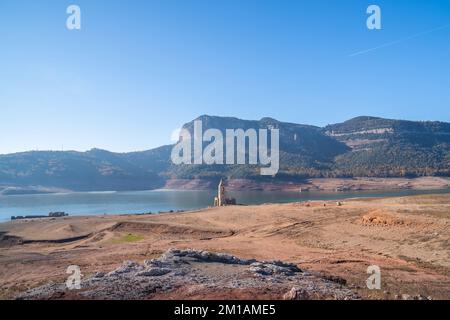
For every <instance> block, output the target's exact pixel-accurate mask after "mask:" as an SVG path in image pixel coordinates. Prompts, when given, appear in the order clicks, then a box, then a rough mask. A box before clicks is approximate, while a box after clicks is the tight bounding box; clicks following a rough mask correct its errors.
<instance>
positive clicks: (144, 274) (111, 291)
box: [17, 249, 358, 300]
mask: <svg viewBox="0 0 450 320" xmlns="http://www.w3.org/2000/svg"><path fill="white" fill-rule="evenodd" d="M218 289H221V290H224V291H226V290H229V291H230V292H239V291H244V290H249V289H250V290H254V291H255V296H254V297H253V298H255V299H258V298H259V297H258V295H257V293H256V292H258V291H264V290H272V291H273V292H277V293H279V294H278V299H294V300H297V299H357V298H358V296H357V295H356V294H355V293H354V292H353V291H352V290H350V289H348V288H346V287H345V286H344V285H342V284H338V283H336V282H334V281H330V280H328V279H326V278H324V277H321V276H319V275H313V274H311V273H309V272H305V271H303V270H301V269H300V268H298V267H297V266H296V265H295V264H291V263H286V262H282V261H256V260H254V259H240V258H238V257H235V256H233V255H229V254H224V253H213V252H207V251H197V250H177V249H171V250H168V251H167V252H165V253H164V254H163V255H162V256H161V257H160V258H158V259H152V260H146V261H144V263H143V264H139V263H137V262H134V261H125V262H124V263H123V264H122V265H121V266H120V267H119V268H117V269H115V270H113V271H111V272H109V273H96V274H94V275H92V276H90V277H88V278H86V279H82V281H81V289H80V290H72V291H70V290H68V289H67V288H66V286H65V284H48V285H45V286H42V287H38V288H35V289H32V290H30V291H28V292H26V293H24V294H22V295H21V296H19V297H17V298H18V299H68V298H70V299H72V298H77V299H154V298H161V297H163V298H164V297H167V296H169V295H171V294H172V297H176V298H179V299H186V298H190V295H191V296H192V295H196V294H197V295H196V296H199V295H200V296H201V297H202V298H205V299H207V298H208V297H209V294H213V293H215V292H217V290H218ZM200 293H201V294H200ZM230 298H232V297H230Z"/></svg>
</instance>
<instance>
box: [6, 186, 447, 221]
mask: <svg viewBox="0 0 450 320" xmlns="http://www.w3.org/2000/svg"><path fill="white" fill-rule="evenodd" d="M446 192H450V190H426V191H422V190H395V191H386V190H385V191H351V192H332V193H327V192H303V193H300V192H286V191H239V192H231V191H230V192H228V195H229V196H231V197H235V198H236V199H237V201H238V203H240V204H262V203H268V202H273V203H287V202H299V201H308V200H339V199H345V198H363V197H397V196H407V195H417V194H431V193H446ZM214 196H215V192H214V191H213V190H211V191H132V192H77V193H65V194H39V195H9V196H0V221H2V222H4V221H8V220H10V219H11V216H17V215H47V214H48V213H49V212H53V211H64V212H66V213H68V214H69V215H71V216H76V215H98V214H124V213H125V214H131V213H147V212H152V213H158V212H160V211H170V210H174V211H177V210H192V209H200V208H205V207H207V206H210V205H212V203H213V198H214Z"/></svg>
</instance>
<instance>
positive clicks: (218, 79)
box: [0, 0, 450, 154]
mask: <svg viewBox="0 0 450 320" xmlns="http://www.w3.org/2000/svg"><path fill="white" fill-rule="evenodd" d="M71 4H76V5H78V6H79V7H80V8H81V30H68V29H67V27H66V20H67V18H68V16H69V15H68V14H67V13H66V9H67V7H68V6H69V5H71ZM371 4H376V5H378V6H379V7H380V8H381V23H382V29H381V30H369V29H368V28H367V26H366V20H367V18H368V14H367V13H366V10H367V7H368V6H369V5H371ZM449 40H450V1H448V0H387V1H384V0H371V1H365V0H346V1H339V2H338V1H335V0H328V1H326V0H314V1H312V0H310V1H302V0H293V1H289V0H283V1H279V0H239V1H238V0H158V1H157V0H146V1H144V0H142V1H140V0H129V1H119V0H115V1H111V0H109V1H106V0H72V1H65V0H57V1H55V0H28V1H25V0H2V1H0V116H1V117H0V154H5V153H13V152H20V151H27V150H78V151H85V150H89V149H91V148H94V147H95V148H101V149H107V150H110V151H115V152H128V151H137V150H146V149H150V148H153V147H157V146H160V145H164V144H169V143H171V133H172V132H173V131H174V130H175V129H177V128H179V127H181V126H182V125H183V123H185V122H188V121H190V120H192V119H194V118H196V117H198V116H200V115H203V114H209V115H219V116H233V117H238V118H243V119H260V118H263V117H273V118H275V119H278V120H280V121H288V122H295V123H305V124H312V125H318V126H323V125H326V124H330V123H337V122H341V121H345V120H348V119H350V118H352V117H356V116H360V115H371V116H379V117H386V118H395V119H408V120H439V121H447V122H450V97H449V94H450V90H449V88H450V41H449Z"/></svg>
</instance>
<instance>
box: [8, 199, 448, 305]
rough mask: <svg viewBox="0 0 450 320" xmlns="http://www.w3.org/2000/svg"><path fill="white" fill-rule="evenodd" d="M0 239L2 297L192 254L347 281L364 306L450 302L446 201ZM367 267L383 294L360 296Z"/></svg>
mask: <svg viewBox="0 0 450 320" xmlns="http://www.w3.org/2000/svg"><path fill="white" fill-rule="evenodd" d="M0 239H1V241H0V297H1V298H13V297H15V296H16V295H17V294H18V293H21V292H24V291H25V290H27V289H30V288H34V287H36V286H39V285H42V284H46V283H48V282H50V281H55V282H62V281H65V279H66V278H67V276H68V275H67V274H66V269H67V267H68V266H69V265H78V266H80V267H81V270H82V273H83V274H84V275H90V274H93V273H95V272H102V271H103V272H108V271H111V270H113V269H115V268H117V267H119V266H120V265H121V264H122V262H123V261H124V260H134V261H138V262H141V263H142V262H143V261H144V260H146V259H151V258H156V257H158V256H159V255H160V254H161V253H163V252H164V251H166V250H167V249H169V248H178V249H186V248H194V249H198V250H208V251H211V252H223V253H230V254H233V255H236V256H237V257H240V258H244V259H250V258H254V259H258V260H274V259H279V260H283V261H288V262H292V263H295V264H297V265H298V266H299V267H300V268H302V269H305V270H310V271H312V272H317V273H321V274H324V275H330V276H338V277H341V278H344V279H345V280H347V285H348V286H349V287H351V288H352V289H354V290H355V291H356V292H357V293H358V294H359V295H361V296H362V297H363V298H365V299H395V298H397V296H398V297H401V295H403V294H408V295H411V296H414V295H419V294H420V295H422V296H425V297H428V296H431V297H433V299H450V249H449V248H450V246H449V245H450V243H449V241H450V194H444V195H426V196H414V197H402V198H386V199H359V200H347V201H343V202H342V203H341V205H338V203H336V202H324V201H321V202H308V203H291V204H267V205H261V206H232V207H222V208H209V209H205V210H201V211H196V212H186V213H175V214H163V215H141V216H137V215H133V216H131V215H128V216H125V215H123V216H95V217H67V218H54V219H41V220H29V221H25V220H24V221H14V222H8V223H3V224H0ZM370 265H378V266H379V267H380V268H381V276H382V287H381V290H368V289H367V288H366V279H367V278H368V276H369V275H368V274H367V273H366V271H367V267H368V266H370ZM208 295H209V293H205V294H204V296H201V297H196V298H200V299H201V298H204V299H206V298H208ZM210 296H211V297H213V296H214V295H213V294H212V293H211V295H210ZM183 297H184V296H183V292H174V293H173V295H172V296H170V295H166V296H165V297H164V298H183ZM236 297H238V296H237V293H233V292H230V293H229V294H225V293H224V296H223V297H222V296H221V298H230V299H231V298H236ZM242 297H247V296H246V295H243V296H242ZM248 297H249V298H255V297H254V296H248ZM155 298H158V297H155ZM274 298H276V297H274ZM280 298H281V297H280Z"/></svg>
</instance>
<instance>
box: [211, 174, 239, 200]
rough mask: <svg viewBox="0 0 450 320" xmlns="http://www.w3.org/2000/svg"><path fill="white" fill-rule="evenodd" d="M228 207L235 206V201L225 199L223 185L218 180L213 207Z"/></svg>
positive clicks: (222, 182) (221, 181)
mask: <svg viewBox="0 0 450 320" xmlns="http://www.w3.org/2000/svg"><path fill="white" fill-rule="evenodd" d="M229 205H236V199H234V198H227V197H226V193H225V183H224V181H223V179H220V183H219V186H218V187H217V197H214V206H215V207H223V206H229Z"/></svg>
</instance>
